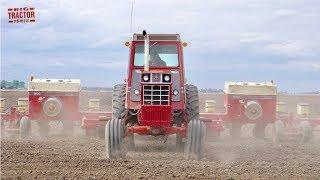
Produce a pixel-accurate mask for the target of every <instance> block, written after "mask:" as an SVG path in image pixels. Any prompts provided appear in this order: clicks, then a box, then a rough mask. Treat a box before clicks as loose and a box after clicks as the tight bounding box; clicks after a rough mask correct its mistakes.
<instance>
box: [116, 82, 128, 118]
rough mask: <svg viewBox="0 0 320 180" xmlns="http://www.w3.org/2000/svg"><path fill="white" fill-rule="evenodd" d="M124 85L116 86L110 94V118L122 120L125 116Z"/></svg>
mask: <svg viewBox="0 0 320 180" xmlns="http://www.w3.org/2000/svg"><path fill="white" fill-rule="evenodd" d="M125 90H126V85H125V84H117V85H115V86H114V87H113V94H112V118H113V119H124V117H125V115H126V112H127V111H126V109H125V100H126V92H125Z"/></svg>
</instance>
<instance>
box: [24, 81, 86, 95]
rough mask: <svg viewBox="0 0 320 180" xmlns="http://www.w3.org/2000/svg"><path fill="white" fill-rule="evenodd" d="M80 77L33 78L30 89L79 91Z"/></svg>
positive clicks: (29, 84)
mask: <svg viewBox="0 0 320 180" xmlns="http://www.w3.org/2000/svg"><path fill="white" fill-rule="evenodd" d="M80 89H81V86H80V79H32V80H31V81H29V82H28V91H56V92H79V91H80Z"/></svg>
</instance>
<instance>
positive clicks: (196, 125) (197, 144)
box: [185, 120, 206, 160]
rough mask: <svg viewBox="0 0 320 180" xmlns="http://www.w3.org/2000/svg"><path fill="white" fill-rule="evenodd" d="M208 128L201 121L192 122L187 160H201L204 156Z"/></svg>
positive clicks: (189, 127)
mask: <svg viewBox="0 0 320 180" xmlns="http://www.w3.org/2000/svg"><path fill="white" fill-rule="evenodd" d="M205 131H206V127H205V125H204V123H203V122H202V121H200V120H192V121H190V122H189V124H188V129H187V142H186V145H185V158H186V159H196V160H200V159H201V158H202V156H203V146H204V136H205V134H206V132H205Z"/></svg>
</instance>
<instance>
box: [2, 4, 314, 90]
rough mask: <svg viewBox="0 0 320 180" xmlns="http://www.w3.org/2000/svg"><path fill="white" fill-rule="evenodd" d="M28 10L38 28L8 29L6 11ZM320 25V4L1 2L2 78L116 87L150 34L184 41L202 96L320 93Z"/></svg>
mask: <svg viewBox="0 0 320 180" xmlns="http://www.w3.org/2000/svg"><path fill="white" fill-rule="evenodd" d="M132 2H133V4H134V11H133V21H132V28H130V27H131V26H130V14H131V5H132ZM25 6H27V7H35V8H36V22H35V23H20V24H12V23H8V14H7V9H8V8H11V7H25ZM319 19H320V1H319V0H303V1H301V0H281V1H279V0H199V1H192V0H161V1H160V0H158V1H155V0H135V1H132V0H131V1H129V0H91V1H84V0H83V1H81V0H65V1H63V0H3V1H1V79H2V80H3V79H5V80H13V79H19V80H25V81H27V79H28V78H29V77H30V76H31V75H33V76H35V77H37V78H76V79H81V83H82V86H105V87H112V86H113V85H114V84H116V83H120V82H123V80H124V79H125V78H126V75H127V64H128V53H129V52H128V48H127V47H125V46H124V42H126V41H128V40H130V38H131V36H132V33H133V32H136V33H140V32H142V30H143V29H146V30H147V31H148V32H149V33H179V34H180V35H181V37H182V39H183V41H185V42H187V43H188V46H187V47H186V48H184V59H185V69H186V76H187V82H188V83H192V84H195V85H197V86H199V87H200V88H214V89H223V85H224V82H225V81H253V82H264V81H270V80H274V81H275V82H276V83H277V85H278V89H279V91H288V92H310V91H319V90H320V33H319V32H320V20H319ZM130 29H132V30H130Z"/></svg>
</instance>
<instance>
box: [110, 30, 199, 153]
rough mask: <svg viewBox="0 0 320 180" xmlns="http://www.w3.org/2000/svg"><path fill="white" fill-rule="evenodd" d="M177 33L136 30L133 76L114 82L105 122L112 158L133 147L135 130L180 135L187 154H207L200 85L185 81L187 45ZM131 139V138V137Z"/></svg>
mask: <svg viewBox="0 0 320 180" xmlns="http://www.w3.org/2000/svg"><path fill="white" fill-rule="evenodd" d="M186 45H187V44H186V43H182V42H181V40H180V36H179V35H178V34H147V32H146V31H143V33H142V34H134V35H133V39H132V41H131V42H126V46H129V47H130V52H129V54H130V55H129V67H128V77H127V80H126V81H125V83H122V84H118V85H116V86H114V89H113V98H112V120H110V121H108V122H107V124H106V126H105V143H106V156H107V158H117V157H119V156H121V155H123V154H124V150H125V149H126V148H123V147H124V144H125V143H124V142H125V139H126V142H128V144H127V145H130V146H131V147H132V146H134V136H133V135H134V134H139V135H152V136H166V135H171V134H176V144H177V148H178V149H183V148H184V149H185V154H186V158H191V157H195V158H196V159H199V158H201V156H202V146H203V141H204V134H205V132H204V131H205V128H204V125H203V123H202V122H201V121H200V120H199V98H198V89H197V87H196V86H194V85H188V84H186V81H185V73H184V60H183V47H185V46H186ZM127 140H128V141H127Z"/></svg>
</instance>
